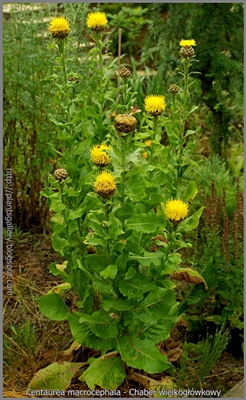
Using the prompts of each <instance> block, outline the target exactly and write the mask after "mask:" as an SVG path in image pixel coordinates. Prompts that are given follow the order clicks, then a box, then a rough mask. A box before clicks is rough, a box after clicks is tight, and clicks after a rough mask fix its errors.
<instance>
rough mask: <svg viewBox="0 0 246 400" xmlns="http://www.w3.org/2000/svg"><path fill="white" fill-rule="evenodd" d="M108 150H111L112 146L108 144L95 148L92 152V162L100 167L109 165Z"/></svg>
mask: <svg viewBox="0 0 246 400" xmlns="http://www.w3.org/2000/svg"><path fill="white" fill-rule="evenodd" d="M108 150H110V146H107V145H106V144H101V145H96V146H94V147H93V148H92V149H91V151H90V154H91V159H92V162H93V163H94V164H95V165H97V166H99V167H105V166H106V165H108V164H109V163H110V157H109V155H108V154H107V151H108Z"/></svg>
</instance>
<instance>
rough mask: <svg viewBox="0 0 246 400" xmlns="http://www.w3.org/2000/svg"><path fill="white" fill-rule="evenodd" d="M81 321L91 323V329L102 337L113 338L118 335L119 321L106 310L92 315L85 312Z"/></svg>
mask: <svg viewBox="0 0 246 400" xmlns="http://www.w3.org/2000/svg"><path fill="white" fill-rule="evenodd" d="M79 322H80V323H81V322H85V323H87V324H88V325H89V327H90V329H91V331H92V332H93V333H94V334H95V335H96V336H99V337H100V338H102V339H107V338H113V337H115V336H116V335H117V333H118V329H117V322H118V321H116V320H115V319H113V318H112V317H110V315H108V313H106V312H105V311H104V310H100V311H96V312H94V313H93V314H92V315H86V314H83V315H82V316H81V317H80V319H79Z"/></svg>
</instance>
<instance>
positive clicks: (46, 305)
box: [38, 293, 69, 321]
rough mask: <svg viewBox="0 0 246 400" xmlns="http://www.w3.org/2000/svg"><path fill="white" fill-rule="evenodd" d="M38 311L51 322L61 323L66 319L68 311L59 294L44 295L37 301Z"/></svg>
mask: <svg viewBox="0 0 246 400" xmlns="http://www.w3.org/2000/svg"><path fill="white" fill-rule="evenodd" d="M38 305H39V308H40V311H41V312H42V313H43V314H44V315H45V316H46V317H48V318H50V319H52V320H53V321H63V320H65V319H67V318H68V315H69V309H68V307H67V306H66V304H65V303H64V301H63V300H62V298H61V297H60V296H59V294H56V293H53V294H46V295H44V296H42V297H40V299H38Z"/></svg>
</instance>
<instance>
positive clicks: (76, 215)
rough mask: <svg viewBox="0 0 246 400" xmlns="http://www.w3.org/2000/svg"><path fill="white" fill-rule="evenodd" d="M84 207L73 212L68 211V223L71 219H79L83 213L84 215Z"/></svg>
mask: <svg viewBox="0 0 246 400" xmlns="http://www.w3.org/2000/svg"><path fill="white" fill-rule="evenodd" d="M84 211H85V210H84V207H78V208H77V209H76V210H75V211H70V212H69V214H68V218H67V219H68V221H69V220H73V219H77V218H81V217H82V215H83V213H84Z"/></svg>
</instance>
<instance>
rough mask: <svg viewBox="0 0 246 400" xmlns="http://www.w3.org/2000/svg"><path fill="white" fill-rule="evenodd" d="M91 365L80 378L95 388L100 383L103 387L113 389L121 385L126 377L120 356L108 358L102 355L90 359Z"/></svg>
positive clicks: (91, 387)
mask: <svg viewBox="0 0 246 400" xmlns="http://www.w3.org/2000/svg"><path fill="white" fill-rule="evenodd" d="M89 362H90V363H91V365H90V366H89V368H87V370H86V371H85V372H84V373H83V374H82V375H81V377H80V378H79V379H80V380H81V381H85V382H86V384H87V386H88V387H89V388H90V389H91V390H93V389H95V387H96V386H97V385H98V386H100V387H101V388H103V389H108V390H113V389H116V388H117V387H119V386H120V385H121V383H122V382H123V381H124V379H125V377H126V376H125V371H124V367H123V363H122V360H121V358H120V357H112V358H108V359H106V360H104V359H102V358H101V357H100V358H98V359H96V360H95V359H94V360H93V362H92V359H89Z"/></svg>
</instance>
